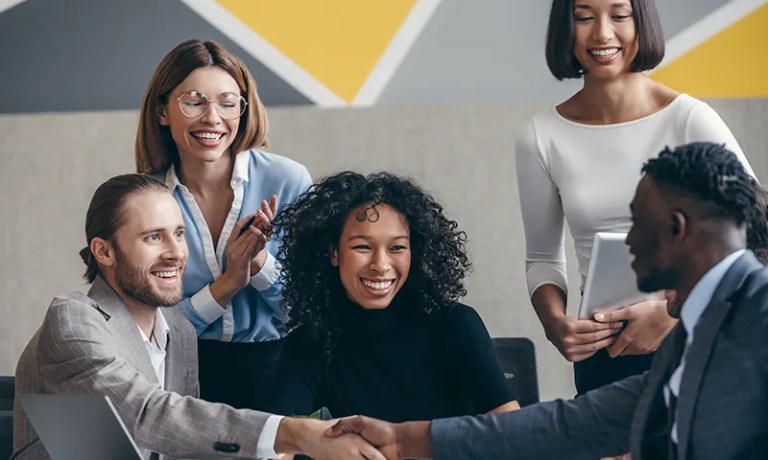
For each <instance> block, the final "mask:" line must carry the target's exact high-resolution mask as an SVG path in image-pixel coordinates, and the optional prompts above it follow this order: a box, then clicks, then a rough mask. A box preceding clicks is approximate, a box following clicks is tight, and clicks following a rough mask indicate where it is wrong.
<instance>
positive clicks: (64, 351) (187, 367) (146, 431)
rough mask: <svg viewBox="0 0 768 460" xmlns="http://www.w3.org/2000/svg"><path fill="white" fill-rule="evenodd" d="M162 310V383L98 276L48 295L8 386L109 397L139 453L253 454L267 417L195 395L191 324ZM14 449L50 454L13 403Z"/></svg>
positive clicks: (24, 454)
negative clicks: (86, 285)
mask: <svg viewBox="0 0 768 460" xmlns="http://www.w3.org/2000/svg"><path fill="white" fill-rule="evenodd" d="M163 315H164V316H165V318H166V321H167V323H168V325H169V327H170V332H169V342H168V347H167V355H166V377H165V385H166V389H165V390H164V389H162V388H161V387H160V384H159V383H158V381H157V377H156V375H155V371H154V369H153V367H152V363H151V362H150V360H149V355H148V353H147V350H146V348H145V346H144V341H143V338H142V337H141V333H140V332H139V329H138V327H137V325H136V322H135V321H134V319H133V317H132V316H131V314H130V313H129V312H128V310H127V309H126V308H125V305H124V304H123V302H122V301H121V300H120V298H119V297H118V296H117V294H116V293H115V292H114V291H113V290H112V288H111V287H110V286H109V285H108V284H107V283H106V282H105V281H104V280H103V279H101V278H97V279H96V281H94V283H93V286H92V287H91V289H90V291H89V292H88V295H87V296H86V295H83V294H82V293H79V292H78V293H72V294H68V295H64V296H60V297H56V298H55V299H54V300H53V302H52V303H51V306H50V307H49V308H48V312H47V314H46V316H45V319H44V320H43V324H42V326H41V327H40V329H39V330H38V331H37V333H36V334H35V336H34V337H33V338H32V340H31V341H30V342H29V344H28V345H27V347H26V349H25V350H24V352H23V353H22V355H21V358H20V359H19V363H18V366H17V369H16V392H17V393H18V394H20V393H89V394H102V395H106V396H109V397H110V399H111V400H112V403H113V404H114V405H115V407H116V408H117V411H118V413H119V414H120V417H121V418H122V420H123V422H124V423H125V426H126V427H127V428H128V430H129V431H130V433H131V435H132V436H133V438H134V439H135V441H136V444H137V445H138V446H139V447H140V448H141V449H142V450H143V451H144V457H145V458H150V455H151V453H152V452H157V453H160V454H162V455H161V456H160V457H161V458H254V457H255V454H256V444H257V441H258V437H259V435H260V434H261V430H262V428H263V426H264V422H265V421H266V419H267V417H268V416H269V414H265V413H262V412H256V411H251V410H236V409H233V408H232V407H229V406H226V405H224V404H215V403H208V402H205V401H202V400H200V399H196V398H197V396H198V394H199V386H198V379H197V337H196V335H195V331H194V329H193V328H192V326H191V324H190V323H189V321H187V319H186V318H185V317H184V316H183V315H181V314H179V313H177V312H176V311H174V309H172V308H167V309H164V310H163ZM73 417H74V414H73ZM14 448H15V450H16V452H15V454H14V456H13V457H12V458H13V459H25V460H27V459H47V458H49V456H48V454H47V452H46V451H45V448H44V447H43V446H42V443H41V442H40V440H39V439H38V437H37V435H36V434H35V431H34V430H33V428H32V426H31V425H30V423H29V421H28V420H27V418H26V416H25V415H24V412H23V411H22V410H21V407H20V406H19V405H18V402H17V403H16V406H15V407H14ZM235 449H237V452H235V453H233V452H231V450H235ZM224 451H226V452H224ZM153 457H154V456H153Z"/></svg>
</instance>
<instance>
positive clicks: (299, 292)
mask: <svg viewBox="0 0 768 460" xmlns="http://www.w3.org/2000/svg"><path fill="white" fill-rule="evenodd" d="M379 204H387V205H389V206H391V207H392V208H394V209H395V210H397V211H398V212H400V213H401V214H402V215H403V216H404V217H405V220H406V223H407V224H408V227H409V229H410V247H411V269H410V273H409V275H408V278H407V279H406V281H405V283H404V285H403V287H402V289H401V290H400V292H398V294H397V298H398V299H401V298H405V299H406V300H407V301H409V302H411V303H412V305H413V306H414V308H415V309H416V310H417V311H419V309H421V310H420V313H422V314H424V315H430V314H433V313H436V312H438V311H441V310H443V309H445V308H446V307H447V306H448V305H450V303H451V302H454V301H456V300H458V299H459V298H460V297H463V296H464V295H466V289H465V288H464V283H463V280H464V277H465V276H466V273H467V271H468V270H469V268H470V266H471V264H470V262H469V259H468V257H467V253H466V247H465V243H466V240H467V236H466V233H464V232H463V231H461V230H459V226H458V224H457V223H456V221H453V220H450V219H448V218H447V217H446V216H445V215H444V214H443V207H442V206H441V205H440V204H439V203H437V201H435V199H434V198H433V197H432V196H431V195H430V194H429V193H427V192H425V191H424V190H423V189H421V187H419V186H418V185H416V184H415V183H414V182H412V181H411V180H409V179H405V178H402V177H398V176H396V175H394V174H390V173H386V172H379V173H375V174H370V175H368V176H364V175H362V174H358V173H355V172H351V171H344V172H341V173H338V174H335V175H332V176H329V177H326V178H324V179H322V180H320V181H319V182H317V183H316V184H314V185H313V186H312V187H310V188H309V190H307V192H305V193H304V194H303V195H302V196H300V197H299V198H298V199H297V200H296V201H295V202H293V203H292V204H291V205H289V206H287V207H286V208H284V209H283V210H281V211H280V213H279V214H278V215H277V217H276V218H275V221H274V223H273V225H274V228H275V231H277V232H278V233H279V234H280V235H281V237H282V238H283V244H282V246H281V248H280V251H279V252H278V255H277V260H278V261H279V263H280V264H281V265H282V270H281V275H280V279H281V281H282V283H283V306H284V308H286V309H287V310H288V316H289V324H288V325H289V327H290V328H294V327H297V326H299V325H301V324H303V325H305V326H307V327H310V328H311V331H312V332H313V335H314V336H315V337H316V338H317V339H319V340H320V342H321V344H322V346H323V348H324V352H325V355H326V358H327V359H330V358H331V355H332V352H333V348H334V346H335V344H336V341H337V339H338V334H339V312H338V306H339V305H338V304H339V302H340V301H341V300H342V299H344V298H345V297H346V295H345V291H344V287H343V285H342V284H341V279H340V277H339V270H338V268H337V267H334V266H332V265H331V262H330V254H331V251H332V249H334V248H336V247H338V244H339V238H341V234H342V231H343V228H344V222H345V221H346V220H347V217H348V216H349V215H350V213H351V212H352V211H353V210H355V209H357V208H359V207H361V206H366V205H368V206H373V207H374V210H375V206H376V205H379ZM361 214H363V216H362V217H363V218H370V217H367V216H369V214H370V213H368V212H365V213H361ZM358 218H359V217H358Z"/></svg>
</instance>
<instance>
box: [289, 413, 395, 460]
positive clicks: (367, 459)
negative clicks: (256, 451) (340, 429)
mask: <svg viewBox="0 0 768 460" xmlns="http://www.w3.org/2000/svg"><path fill="white" fill-rule="evenodd" d="M332 423H333V422H323V421H320V420H313V419H309V418H291V417H285V418H283V419H282V420H280V425H279V427H278V429H277V438H276V439H275V451H276V452H277V453H279V454H283V453H286V454H298V453H301V454H306V455H309V456H310V457H312V458H313V459H314V460H348V459H351V460H388V459H387V458H386V457H384V455H382V454H381V452H379V451H378V450H376V448H375V447H373V446H372V445H371V444H370V443H369V442H366V441H365V440H364V439H363V438H361V437H360V436H358V435H356V434H352V433H343V434H341V435H340V436H338V437H335V438H330V437H327V436H324V433H325V432H326V431H328V430H330V429H331V425H332Z"/></svg>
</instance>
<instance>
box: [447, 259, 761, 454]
mask: <svg viewBox="0 0 768 460" xmlns="http://www.w3.org/2000/svg"><path fill="white" fill-rule="evenodd" d="M682 327H683V325H682V324H679V325H678V329H675V330H674V331H673V332H672V333H670V334H669V335H668V336H667V337H666V338H665V340H664V342H663V343H662V344H661V346H660V347H659V350H658V351H657V353H656V355H655V356H654V360H653V364H652V366H651V369H650V370H648V371H647V372H646V373H644V374H642V375H638V376H634V377H629V378H627V379H624V380H622V381H619V382H616V383H614V384H611V385H607V386H604V387H602V388H598V389H596V390H593V391H591V392H589V393H587V394H586V395H584V396H582V397H580V398H577V399H575V400H571V401H564V400H557V401H550V402H547V403H542V404H536V405H533V406H528V407H525V408H523V409H522V410H520V411H517V412H509V413H504V414H498V415H491V416H481V417H462V418H455V419H443V420H436V421H434V422H433V424H432V449H433V452H434V458H435V459H462V460H463V459H474V458H478V459H479V458H483V459H489V458H498V459H553V458H568V459H582V458H583V459H595V458H598V457H603V456H608V455H616V454H620V453H624V452H629V451H631V452H632V458H633V460H658V459H659V457H658V456H656V455H653V454H650V453H649V451H648V450H647V446H646V445H644V443H645V441H646V440H648V439H649V438H650V437H651V436H652V434H653V433H654V432H656V431H658V430H659V428H661V429H664V428H665V426H666V421H664V422H662V423H661V426H660V424H659V423H658V419H655V420H654V418H653V415H654V414H657V415H658V413H659V410H661V411H662V412H666V409H665V406H659V404H663V400H662V399H660V398H661V391H662V388H663V385H664V384H665V383H666V382H667V381H668V380H669V376H670V375H671V373H672V371H673V367H674V364H675V363H674V362H673V361H674V349H675V346H676V345H677V344H676V343H675V341H678V340H681V339H682V337H683V336H682V335H681V334H680V333H679V329H680V328H682ZM677 408H678V412H677V422H678V441H679V443H678V445H677V458H678V459H680V460H689V459H690V460H693V459H697V460H699V459H701V460H736V459H739V460H744V459H758V458H759V459H765V458H768V269H765V268H764V267H763V266H762V265H761V264H760V263H759V262H758V261H757V260H756V259H755V257H754V255H753V254H752V253H751V252H748V253H747V254H745V255H744V256H742V257H740V258H739V259H738V260H737V261H736V262H735V263H734V265H733V266H732V267H731V268H730V269H729V270H728V272H727V273H726V275H725V277H724V278H723V280H722V281H721V282H720V284H719V285H718V287H717V289H716V291H715V294H714V296H713V298H712V301H711V303H710V305H709V307H708V308H707V309H706V311H705V312H704V315H703V316H702V318H701V321H700V322H699V324H698V326H697V327H696V331H695V334H694V340H693V343H692V344H691V346H690V348H689V350H688V354H687V355H686V366H685V372H684V374H683V379H682V383H681V388H680V398H679V399H678V403H677ZM662 415H663V414H662ZM662 418H664V417H662ZM664 439H666V438H664ZM665 442H666V441H665Z"/></svg>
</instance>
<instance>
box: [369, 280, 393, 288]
mask: <svg viewBox="0 0 768 460" xmlns="http://www.w3.org/2000/svg"><path fill="white" fill-rule="evenodd" d="M362 281H363V284H364V285H366V286H367V287H369V288H371V289H373V290H374V291H385V290H387V289H389V287H390V286H392V283H394V282H395V280H389V281H369V280H362Z"/></svg>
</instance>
